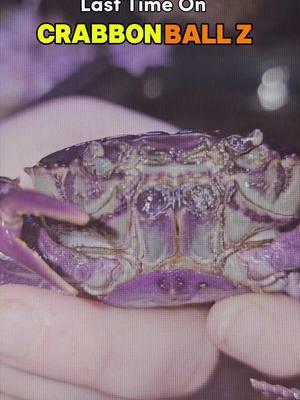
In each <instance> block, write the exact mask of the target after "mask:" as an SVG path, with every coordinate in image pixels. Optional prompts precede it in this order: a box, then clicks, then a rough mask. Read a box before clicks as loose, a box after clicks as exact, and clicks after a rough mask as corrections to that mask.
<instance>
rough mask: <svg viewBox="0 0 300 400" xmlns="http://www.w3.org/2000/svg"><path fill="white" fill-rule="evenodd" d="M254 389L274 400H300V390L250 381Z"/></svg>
mask: <svg viewBox="0 0 300 400" xmlns="http://www.w3.org/2000/svg"><path fill="white" fill-rule="evenodd" d="M250 382H251V385H252V387H253V388H254V389H255V390H257V391H258V392H261V393H262V394H263V395H266V396H267V397H268V399H274V400H299V399H300V390H299V389H295V388H290V389H288V388H286V387H284V386H281V385H271V384H270V383H267V382H263V381H258V380H256V379H250Z"/></svg>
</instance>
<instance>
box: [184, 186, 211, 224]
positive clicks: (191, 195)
mask: <svg viewBox="0 0 300 400" xmlns="http://www.w3.org/2000/svg"><path fill="white" fill-rule="evenodd" d="M218 203H219V202H218V192H217V190H216V189H214V188H213V187H212V186H211V185H209V184H202V185H195V186H192V187H190V188H185V189H184V194H183V204H184V205H185V206H186V207H187V208H188V209H189V210H190V211H191V212H192V213H193V214H196V215H198V216H203V215H206V214H208V213H210V212H212V211H214V210H215V209H216V208H217V206H218Z"/></svg>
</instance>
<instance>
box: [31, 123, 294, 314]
mask: <svg viewBox="0 0 300 400" xmlns="http://www.w3.org/2000/svg"><path fill="white" fill-rule="evenodd" d="M262 141H263V134H262V133H261V131H259V130H255V131H253V132H251V133H250V134H249V135H248V136H240V135H230V136H223V135H222V134H221V133H220V132H213V133H211V134H208V133H205V132H190V131H183V132H179V133H177V134H167V133H164V132H150V133H147V134H142V135H137V136H136V135H130V136H128V135H124V136H117V137H109V138H105V139H101V140H96V141H92V142H85V143H82V144H79V145H76V146H72V147H70V148H67V149H64V150H61V151H58V152H56V153H54V154H51V155H49V156H47V157H45V158H44V159H42V160H41V161H40V162H39V163H38V164H37V165H36V166H34V167H32V168H27V169H26V171H27V173H29V174H30V175H31V177H32V179H33V181H34V185H35V188H36V190H38V191H40V192H43V193H45V194H47V195H50V196H54V197H56V198H57V199H61V200H66V201H68V202H71V203H73V204H75V205H77V206H79V207H80V208H81V209H82V210H84V211H85V212H87V213H88V214H89V215H90V218H91V220H90V223H89V224H88V225H87V226H85V227H80V228H77V227H74V226H73V225H68V224H65V223H61V222H57V221H51V220H47V221H46V222H45V223H44V227H43V230H41V231H40V233H39V242H38V248H39V251H40V252H41V253H42V254H43V256H44V258H45V259H46V260H48V261H49V262H50V263H52V264H55V265H56V266H57V265H58V267H60V264H62V262H64V268H62V267H60V268H61V269H63V270H64V273H65V274H66V275H67V277H68V276H69V279H74V280H75V281H77V282H79V284H80V287H81V288H82V289H83V290H84V291H85V292H87V293H89V294H90V295H93V296H96V297H98V298H99V299H102V300H103V301H106V302H108V303H111V304H115V305H121V306H155V305H179V304H183V303H193V302H203V301H210V300H217V299H219V298H222V297H226V296H228V295H229V294H231V293H232V294H235V293H243V292H245V291H248V290H253V289H254V290H255V287H256V286H258V288H260V287H261V286H265V285H266V284H267V283H268V280H267V279H268V277H269V276H270V275H271V274H272V273H273V272H274V271H273V267H271V266H270V265H269V264H268V263H261V266H260V268H259V269H256V268H252V270H251V266H249V265H246V263H245V262H243V260H242V259H240V258H239V254H240V253H242V252H246V251H247V250H251V249H253V248H257V247H259V246H262V245H264V244H266V243H268V242H270V241H272V240H274V238H276V237H277V236H278V235H279V232H280V230H281V229H282V228H284V227H287V226H290V225H291V224H293V223H295V221H297V219H298V217H299V215H298V214H299V205H300V187H299V183H298V182H299V177H300V164H299V160H298V158H297V157H296V156H294V155H291V156H286V157H281V156H280V154H279V153H278V152H276V151H274V150H271V149H270V148H269V147H268V146H266V145H264V144H263V143H262ZM43 232H44V233H43ZM63 249H64V252H65V258H64V259H63V257H61V259H60V257H59V254H61V252H62V251H63ZM66 258H68V260H72V268H71V266H70V267H68V266H67V265H69V264H70V263H71V262H69V263H68V262H66ZM74 260H77V263H76V262H75V261H74ZM68 268H69V270H68ZM58 269H59V268H58ZM264 279H266V282H265V280H264ZM258 281H262V282H265V283H262V284H258V285H256V282H258ZM281 284H282V282H281V281H280V280H278V279H274V284H273V286H272V285H271V286H270V288H271V289H270V290H280V289H281V286H280V285H281ZM268 287H269V286H268Z"/></svg>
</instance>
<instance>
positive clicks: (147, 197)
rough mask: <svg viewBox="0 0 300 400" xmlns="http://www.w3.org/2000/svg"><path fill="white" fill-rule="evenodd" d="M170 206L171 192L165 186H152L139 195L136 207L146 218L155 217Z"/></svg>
mask: <svg viewBox="0 0 300 400" xmlns="http://www.w3.org/2000/svg"><path fill="white" fill-rule="evenodd" d="M171 204H172V191H171V189H170V188H168V187H166V186H153V187H151V188H148V189H147V190H145V191H144V192H142V193H140V194H139V196H138V198H137V202H136V206H137V209H138V210H139V212H140V213H141V214H143V215H144V216H146V217H156V216H158V215H160V214H161V213H163V212H165V211H166V210H167V209H168V208H169V207H170V206H171Z"/></svg>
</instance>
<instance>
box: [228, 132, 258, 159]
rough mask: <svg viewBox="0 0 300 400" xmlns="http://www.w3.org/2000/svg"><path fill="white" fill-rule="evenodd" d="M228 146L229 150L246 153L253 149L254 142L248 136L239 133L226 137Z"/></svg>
mask: <svg viewBox="0 0 300 400" xmlns="http://www.w3.org/2000/svg"><path fill="white" fill-rule="evenodd" d="M225 143H226V147H227V149H228V150H231V151H233V152H234V153H237V154H243V153H246V152H247V151H248V150H250V149H251V147H253V146H252V143H251V142H250V140H247V138H244V137H242V136H239V135H232V136H229V137H228V138H226V139H225Z"/></svg>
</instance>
